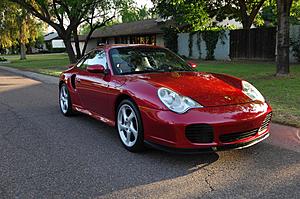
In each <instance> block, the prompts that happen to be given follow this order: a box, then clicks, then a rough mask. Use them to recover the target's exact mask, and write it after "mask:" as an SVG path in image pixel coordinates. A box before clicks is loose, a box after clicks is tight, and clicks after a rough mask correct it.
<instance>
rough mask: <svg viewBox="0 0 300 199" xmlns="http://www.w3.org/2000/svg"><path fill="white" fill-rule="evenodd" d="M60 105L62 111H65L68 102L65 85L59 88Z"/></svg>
mask: <svg viewBox="0 0 300 199" xmlns="http://www.w3.org/2000/svg"><path fill="white" fill-rule="evenodd" d="M60 107H61V110H62V112H63V113H67V111H68V107H69V102H68V93H67V89H66V87H65V86H63V87H62V88H61V90H60Z"/></svg>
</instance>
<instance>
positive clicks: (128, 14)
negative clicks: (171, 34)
mask: <svg viewBox="0 0 300 199" xmlns="http://www.w3.org/2000/svg"><path fill="white" fill-rule="evenodd" d="M119 14H120V16H121V22H123V23H126V22H131V21H140V20H144V19H148V18H151V17H152V16H151V11H150V10H149V9H148V8H147V7H146V6H145V5H144V6H142V7H140V8H139V7H138V6H137V5H136V3H135V1H133V0H127V1H123V2H122V6H121V9H120V12H119Z"/></svg>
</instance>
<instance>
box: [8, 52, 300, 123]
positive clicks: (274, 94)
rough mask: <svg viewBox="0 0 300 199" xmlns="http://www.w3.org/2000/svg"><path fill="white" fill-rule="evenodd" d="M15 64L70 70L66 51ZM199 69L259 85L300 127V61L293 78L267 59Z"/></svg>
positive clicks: (277, 114)
mask: <svg viewBox="0 0 300 199" xmlns="http://www.w3.org/2000/svg"><path fill="white" fill-rule="evenodd" d="M5 58H7V59H8V60H9V61H11V63H10V64H6V65H7V66H11V67H14V68H18V69H21V70H29V71H34V72H38V73H42V74H48V75H53V76H58V75H59V73H60V72H61V71H63V70H65V69H66V66H67V65H68V58H67V55H66V54H43V55H28V56H27V60H24V61H21V60H19V56H5ZM198 63H199V65H198V70H199V71H208V72H216V73H226V74H230V75H234V76H237V77H240V78H243V79H245V80H248V81H249V82H251V83H252V84H253V85H255V86H256V87H257V88H258V89H259V90H260V91H261V92H262V94H263V95H264V96H265V97H266V99H267V100H268V101H269V102H270V104H271V105H272V107H273V110H274V117H273V121H275V122H278V123H282V124H288V125H291V126H296V127H300V64H298V65H292V66H291V75H290V77H280V78H278V77H274V73H275V64H274V63H266V62H216V61H213V62H210V61H198ZM2 65H4V64H2Z"/></svg>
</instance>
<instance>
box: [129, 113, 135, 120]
mask: <svg viewBox="0 0 300 199" xmlns="http://www.w3.org/2000/svg"><path fill="white" fill-rule="evenodd" d="M133 118H134V113H133V112H131V113H130V115H129V116H128V121H131V120H132V119H133Z"/></svg>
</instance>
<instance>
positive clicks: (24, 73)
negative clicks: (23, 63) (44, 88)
mask: <svg viewBox="0 0 300 199" xmlns="http://www.w3.org/2000/svg"><path fill="white" fill-rule="evenodd" d="M0 69H1V70H5V71H8V72H12V73H15V74H18V75H21V76H25V77H29V78H31V79H34V80H37V81H41V82H44V83H46V84H58V81H59V79H58V77H53V76H49V75H43V74H38V73H34V72H30V71H23V70H19V69H16V68H11V67H6V66H0Z"/></svg>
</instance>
